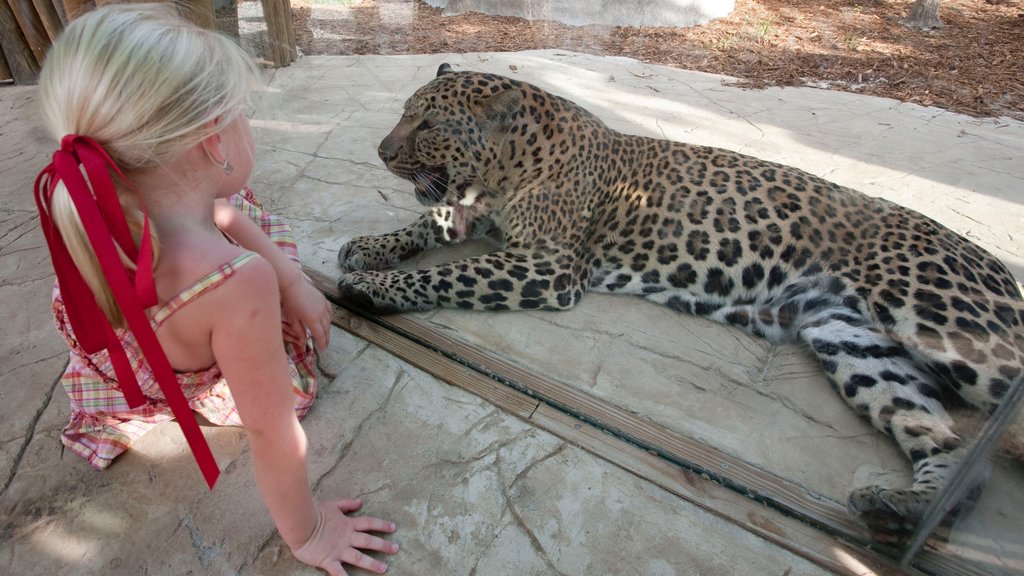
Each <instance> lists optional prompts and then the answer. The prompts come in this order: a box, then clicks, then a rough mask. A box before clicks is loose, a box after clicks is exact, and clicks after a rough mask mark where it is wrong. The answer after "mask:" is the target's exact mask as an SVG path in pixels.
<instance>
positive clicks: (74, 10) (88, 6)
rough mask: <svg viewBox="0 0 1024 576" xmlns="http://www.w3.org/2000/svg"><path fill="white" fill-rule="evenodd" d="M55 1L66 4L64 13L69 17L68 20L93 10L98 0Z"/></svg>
mask: <svg viewBox="0 0 1024 576" xmlns="http://www.w3.org/2000/svg"><path fill="white" fill-rule="evenodd" d="M54 1H55V2H63V4H64V15H65V17H67V19H68V22H70V21H72V20H74V19H75V18H78V17H79V16H81V15H82V14H85V13H86V12H88V11H90V10H92V9H93V8H95V7H96V0H54Z"/></svg>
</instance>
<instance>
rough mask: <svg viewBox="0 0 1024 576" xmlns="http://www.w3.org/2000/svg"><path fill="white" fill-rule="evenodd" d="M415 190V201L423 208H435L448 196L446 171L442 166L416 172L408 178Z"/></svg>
mask: <svg viewBox="0 0 1024 576" xmlns="http://www.w3.org/2000/svg"><path fill="white" fill-rule="evenodd" d="M410 180H412V182H413V185H414V186H415V190H416V199H417V200H419V202H420V203H421V204H423V205H425V206H436V205H438V204H442V203H444V201H445V197H446V196H447V195H448V170H446V169H445V167H444V166H430V167H427V168H422V169H420V170H417V171H416V172H414V173H413V174H412V176H411V177H410Z"/></svg>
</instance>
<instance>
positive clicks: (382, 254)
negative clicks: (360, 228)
mask: <svg viewBox="0 0 1024 576" xmlns="http://www.w3.org/2000/svg"><path fill="white" fill-rule="evenodd" d="M398 262H399V258H398V257H397V256H395V255H393V254H389V253H388V252H387V251H386V250H384V249H383V248H382V247H381V246H380V241H379V240H376V239H375V238H374V237H373V236H359V237H358V238H353V239H352V240H349V241H348V242H346V243H345V244H344V245H343V246H342V247H341V248H340V249H339V250H338V265H339V266H341V267H342V268H343V269H345V270H383V269H385V268H393V267H395V266H397V265H398Z"/></svg>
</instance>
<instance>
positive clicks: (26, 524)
mask: <svg viewBox="0 0 1024 576" xmlns="http://www.w3.org/2000/svg"><path fill="white" fill-rule="evenodd" d="M444 61H447V62H450V63H452V64H453V65H454V66H455V67H456V69H460V68H461V69H477V70H485V71H492V72H498V73H503V74H507V75H511V76H513V77H516V78H519V79H523V80H527V81H531V82H534V83H537V84H540V85H542V86H544V87H546V88H548V89H550V90H552V91H554V92H557V93H559V94H562V95H564V96H567V97H569V98H572V99H574V100H576V101H577V102H579V103H580V104H582V105H584V106H586V107H587V108H589V109H591V110H592V111H594V112H595V113H597V114H598V115H600V116H602V117H603V118H604V119H605V120H606V121H607V122H608V123H609V124H610V125H612V126H613V127H616V128H618V129H621V130H624V131H628V132H633V133H639V134H646V135H655V136H664V137H668V138H671V139H677V140H685V141H689V142H695V143H701V144H710V145H715V146H722V147H727V148H732V149H737V150H741V151H743V152H746V153H749V154H753V155H756V156H761V157H764V158H767V159H771V160H776V161H780V162H784V163H787V164H792V165H795V166H798V167H801V168H804V169H806V170H808V171H810V172H813V173H816V174H822V175H825V176H827V177H828V178H829V179H831V180H833V181H835V182H838V183H840V184H845V185H849V186H852V187H854V188H857V189H859V190H861V191H864V192H866V193H868V194H872V195H879V196H885V197H887V198H889V199H892V200H894V201H896V202H899V203H901V204H905V205H908V206H910V207H913V208H915V209H917V210H919V211H921V212H924V213H926V214H928V215H930V216H932V217H935V218H936V219H938V220H939V221H941V222H943V223H944V224H946V225H947V226H950V227H951V228H953V229H955V230H957V231H959V232H961V233H963V234H965V235H967V236H968V237H970V238H972V239H973V240H975V241H976V242H978V243H979V244H980V245H982V246H984V247H985V248H986V249H988V250H990V251H992V252H993V253H994V254H996V255H997V256H998V257H999V258H1001V259H1002V260H1003V261H1004V262H1005V263H1006V264H1007V265H1008V266H1009V267H1010V268H1011V270H1012V271H1013V272H1014V274H1016V275H1017V277H1018V278H1024V192H1022V190H1024V187H1022V183H1024V171H1022V170H1021V168H1020V159H1021V158H1024V124H1021V123H1016V122H1012V121H1001V120H979V119H972V118H968V117H964V116H958V115H955V114H951V113H948V112H945V111H943V110H939V109H935V108H922V107H919V106H913V105H904V104H900V103H898V102H895V101H892V100H885V99H878V98H866V97H860V96H856V95H852V94H844V93H838V92H827V91H821V90H814V89H773V90H765V91H746V90H740V89H737V88H733V87H729V86H727V85H723V82H722V80H723V78H721V77H718V76H712V75H707V74H699V73H692V72H684V71H678V70H672V69H668V68H663V67H657V66H647V65H643V64H639V63H637V62H635V61H633V60H628V59H621V58H600V57H591V56H585V55H579V54H570V53H565V52H563V51H542V52H526V53H514V54H465V55H430V56H361V57H306V58H302V59H300V60H299V61H297V62H296V63H295V64H293V65H292V66H291V67H289V68H286V69H281V70H277V71H275V72H274V74H273V76H272V78H271V79H270V81H269V90H268V91H267V92H266V93H265V94H263V95H262V97H261V98H260V104H259V106H258V108H257V111H256V114H255V118H254V121H253V125H254V128H255V131H256V138H257V143H258V146H259V151H258V155H259V158H258V162H257V170H256V172H255V174H254V175H253V185H254V187H255V188H256V190H257V193H258V194H259V195H260V196H261V197H262V198H263V200H264V201H265V203H267V204H268V205H269V206H271V207H272V208H273V209H274V210H275V211H276V212H278V213H280V214H282V215H284V216H286V217H288V218H289V220H290V221H291V222H292V224H293V227H294V228H295V229H296V232H297V234H298V236H299V239H300V247H301V250H302V255H303V257H304V259H305V260H306V262H307V263H308V264H309V265H311V266H313V267H314V268H317V269H319V270H321V271H323V272H325V273H327V274H329V275H332V276H333V275H336V274H337V269H336V265H335V254H336V251H337V249H338V247H339V246H340V245H341V244H342V243H343V242H344V241H345V240H347V239H348V238H350V237H352V236H356V235H361V234H367V233H374V232H381V231H386V230H390V229H393V228H397V227H399V226H401V225H404V224H405V223H407V222H408V221H410V220H412V219H413V218H414V217H415V215H416V213H417V212H418V210H419V208H418V207H417V206H416V205H415V201H414V200H413V198H412V196H411V194H409V188H408V186H407V185H406V184H405V183H403V182H401V181H399V180H398V179H396V178H394V177H393V176H391V175H390V174H388V173H387V172H386V171H385V170H384V169H383V167H382V166H381V164H380V161H379V160H378V159H377V158H376V155H375V149H376V145H377V142H378V141H379V140H380V138H382V137H383V136H384V135H385V134H386V133H387V132H388V131H389V130H390V128H391V125H392V124H393V123H394V122H395V121H396V120H397V118H398V116H399V115H400V111H401V105H402V102H403V100H404V99H405V98H406V97H408V95H410V94H411V93H412V92H413V91H414V90H415V88H416V87H418V86H419V85H421V84H422V83H424V82H426V81H428V80H429V79H430V78H431V77H432V76H433V73H434V70H435V69H436V67H437V65H438V64H440V63H441V62H444ZM34 95H35V92H34V89H33V88H15V87H7V88H3V89H0V118H2V119H3V121H2V123H0V125H2V126H3V128H2V129H0V130H2V133H0V137H2V142H3V144H2V145H0V150H2V154H0V174H2V176H3V177H2V178H0V194H2V198H3V201H4V203H3V206H2V208H0V213H2V215H3V218H2V219H0V226H2V236H0V238H2V240H0V314H2V317H3V318H6V319H7V321H8V322H10V323H11V324H10V325H9V326H10V327H11V329H10V330H7V331H5V332H4V335H3V336H2V337H0V358H3V369H2V373H0V400H2V401H0V451H2V453H3V457H2V460H0V480H3V482H4V484H3V489H2V492H0V526H2V529H0V530H2V531H0V572H2V573H9V574H19V575H20V574H97V573H102V574H143V573H148V574H237V573H241V574H267V575H272V576H273V575H278V574H281V575H283V574H312V573H315V571H314V570H312V569H308V568H305V567H302V566H301V565H299V564H298V563H296V562H295V561H294V559H293V558H292V557H291V555H290V554H289V553H288V552H287V549H286V548H285V547H284V546H283V545H282V543H281V541H280V539H279V538H278V537H277V536H276V534H275V532H274V529H273V526H272V524H271V522H270V519H269V517H268V516H267V515H266V513H265V511H264V510H263V507H262V504H261V503H260V501H259V498H258V496H257V495H256V492H255V487H254V483H253V480H252V476H251V471H250V465H249V451H248V448H247V446H246V443H245V440H244V435H243V433H242V432H241V431H239V430H233V429H217V428H206V429H205V432H206V435H207V438H208V439H209V440H210V442H211V444H212V445H213V449H214V452H215V454H217V456H218V459H219V461H220V462H221V465H222V468H224V474H223V475H222V477H221V480H220V483H219V484H218V486H217V488H216V490H215V491H214V492H212V493H210V492H209V491H207V490H206V489H205V487H204V485H203V483H202V481H201V478H200V476H199V474H198V472H197V470H196V469H195V466H194V463H193V461H192V459H191V456H190V455H189V453H188V450H187V448H186V447H185V445H184V443H183V442H182V441H181V438H180V433H179V432H178V430H177V428H176V426H174V425H173V424H170V425H166V426H163V427H160V428H158V429H157V430H156V431H154V432H153V433H151V434H150V435H148V436H146V437H144V438H143V439H142V441H140V442H139V444H138V445H137V446H136V447H134V448H133V450H131V451H130V452H129V453H128V454H126V455H125V456H123V457H122V458H121V459H120V461H119V462H118V463H117V464H116V465H115V466H113V467H111V468H110V469H109V470H108V471H106V472H95V471H93V470H92V469H91V468H89V466H88V465H87V464H86V463H85V462H84V461H81V460H80V459H78V458H77V457H76V456H74V455H71V454H62V451H61V446H60V442H59V434H60V430H61V428H62V427H63V425H64V424H65V422H66V418H67V400H66V397H65V395H64V392H63V391H62V390H61V389H60V388H59V386H56V378H57V377H58V376H59V373H60V371H61V369H62V366H63V364H64V360H65V357H66V353H65V351H64V349H63V344H62V341H61V339H60V337H59V336H58V334H57V333H56V331H55V330H54V329H53V328H52V324H51V320H50V315H49V309H48V307H49V300H48V296H49V287H50V285H51V283H52V270H51V269H50V267H49V262H48V257H47V254H46V249H45V246H44V242H43V239H42V236H41V235H40V234H39V231H38V230H37V223H36V222H37V220H36V215H35V208H34V205H33V203H32V199H31V193H30V190H31V182H32V179H33V178H34V177H35V174H36V173H37V172H38V170H39V169H40V168H41V167H42V166H44V165H45V164H46V162H47V159H48V156H49V154H50V153H51V151H52V144H51V143H48V142H47V141H46V139H45V137H44V135H43V134H42V131H41V130H40V129H39V128H38V127H37V124H38V123H37V120H36V118H35V115H34V114H35V112H34V108H33V106H34ZM477 248H479V247H477ZM469 249H473V247H470V248H469ZM445 256H448V257H451V254H447V255H442V256H441V257H445ZM434 257H437V256H434ZM422 316H423V317H424V318H426V319H427V320H428V321H430V322H432V323H434V324H435V325H436V326H438V327H441V328H443V329H447V330H450V331H451V332H452V333H453V334H457V335H459V336H460V337H462V338H464V339H466V340H468V341H470V342H474V343H478V344H480V345H481V346H484V347H486V348H488V349H490V350H492V351H493V352H495V353H498V354H501V355H503V356H505V357H506V358H509V359H511V360H515V361H516V362H518V363H520V364H521V365H523V366H525V367H528V368H530V369H533V370H535V371H538V372H543V373H546V374H550V375H551V376H552V377H554V378H556V379H558V380H561V381H563V382H564V383H566V384H567V385H571V386H576V387H579V388H580V389H583V390H586V391H587V392H588V393H590V394H593V395H595V396H597V397H600V398H602V399H604V400H607V401H609V402H612V403H615V404H618V405H620V406H622V407H624V408H626V409H628V410H631V411H634V412H636V413H639V414H642V415H643V416H644V417H647V418H650V419H651V420H653V421H655V422H658V423H660V424H662V425H664V426H666V427H669V428H671V429H673V430H676V431H678V432H680V433H683V434H686V435H688V436H691V437H694V438H697V439H699V440H701V441H703V442H706V443H708V444H710V445H712V446H714V447H716V448H718V449H720V450H722V451H724V452H727V453H729V454H732V455H734V456H737V457H739V458H742V459H744V460H746V461H748V462H750V463H753V464H756V465H758V466H760V467H763V468H764V469H766V470H769V471H771V472H774V473H775V474H778V475H780V476H783V477H785V478H788V479H791V480H793V481H796V482H799V483H801V484H803V485H804V486H806V487H807V488H808V490H810V491H812V492H815V493H817V494H820V495H821V497H823V498H832V499H836V500H839V501H842V500H843V499H844V498H845V495H846V493H847V492H848V491H849V490H850V489H851V488H852V487H855V486H858V485H862V484H866V483H868V482H877V481H883V482H884V481H892V482H898V481H900V480H901V479H902V478H905V477H906V475H907V468H908V465H907V463H906V462H904V460H903V458H902V457H901V456H900V455H899V454H898V453H897V452H896V450H895V449H894V448H893V447H892V446H890V444H889V442H888V441H887V440H886V439H885V438H882V437H881V436H880V435H878V434H877V433H875V432H874V431H872V430H871V429H870V428H869V427H868V426H866V425H865V424H864V423H863V422H861V421H860V420H858V419H857V418H856V417H855V416H854V415H853V414H852V413H851V412H850V411H849V410H848V409H847V408H845V407H844V406H843V405H842V403H841V402H840V401H839V400H838V399H836V398H835V397H834V396H833V394H832V393H831V391H829V390H828V389H827V387H826V386H824V379H823V377H822V376H821V374H820V373H819V370H818V369H817V367H816V366H815V365H814V363H813V361H812V360H811V359H810V357H808V356H807V355H806V354H804V353H803V352H802V351H800V350H799V349H797V348H789V347H781V348H776V347H771V346H768V345H767V344H765V343H764V342H761V341H759V340H755V339H751V338H746V337H744V336H743V335H742V334H739V333H738V332H737V331H735V330H730V329H727V328H725V327H720V326H718V325H715V324H712V323H708V322H704V321H702V320H700V319H695V318H687V317H683V316H679V315H675V314H667V313H666V312H665V310H664V309H662V308H659V307H657V306H654V305H651V304H648V303H646V302H644V301H641V300H639V299H631V298H624V297H612V296H606V295H599V294H592V295H589V296H588V297H587V298H585V299H584V301H583V303H582V304H581V306H580V307H578V308H577V309H575V310H574V311H572V312H569V313H561V314H554V313H502V314H498V313H491V314H486V313H465V312H458V311H441V312H435V313H431V314H424V315H422ZM556 345H557V346H560V347H562V348H560V349H559V352H558V354H557V356H556V355H554V354H552V352H551V351H552V350H553V349H554V347H555V346H556ZM326 356H327V364H328V366H329V367H330V368H331V369H332V370H333V371H334V372H336V373H337V374H338V377H337V378H336V379H334V380H333V381H332V382H325V383H324V384H323V387H322V393H321V395H320V398H319V400H318V402H317V404H316V406H315V407H314V409H313V411H312V412H311V413H310V415H309V417H308V418H307V420H306V421H305V427H306V430H307V433H308V434H309V437H310V442H311V459H310V474H311V477H312V478H313V479H314V482H315V486H316V490H317V492H318V493H319V494H322V495H323V496H325V497H334V496H337V497H340V496H359V497H361V498H363V500H364V502H365V505H364V511H365V512H366V513H368V514H373V515H375V516H381V517H386V518H390V519H392V520H394V521H396V523H397V524H398V526H399V530H398V532H397V533H396V534H395V539H396V540H397V541H398V542H399V543H400V544H401V546H402V552H400V553H399V555H398V556H396V557H394V558H393V559H392V561H391V564H392V570H391V573H393V574H453V575H462V574H477V575H481V576H483V575H499V576H500V575H505V574H508V575H516V576H519V575H526V574H537V575H542V574H565V575H576V574H598V575H603V574H609V575H611V574H641V575H645V576H646V575H662V574H664V575H668V574H750V575H762V574H791V575H796V574H821V573H824V572H825V571H824V570H823V569H821V568H820V567H818V566H816V565H814V564H811V563H809V562H807V561H806V560H804V559H802V558H800V557H797V556H795V555H793V554H791V553H789V552H787V551H786V550H783V549H781V548H779V547H777V546H775V545H773V544H771V543H769V542H766V541H764V540H761V539H759V538H757V537H756V536H754V535H753V534H751V533H749V532H746V531H745V530H743V529H741V528H739V527H738V526H736V525H734V524H731V523H729V522H726V521H725V520H722V519H721V518H719V517H717V516H714V515H711V514H709V513H708V512H705V511H704V510H702V509H701V508H698V507H697V506H694V505H692V504H690V503H687V502H685V501H683V500H681V499H679V498H677V497H674V496H672V495H671V494H669V493H667V492H665V491H663V490H662V489H660V488H658V487H657V486H655V485H653V484H651V483H649V482H647V481H645V480H643V479H641V478H638V477H636V476H633V475H632V474H630V473H628V472H626V471H624V470H622V469H620V468H618V467H616V466H615V465H613V464H611V463H609V462H606V461H604V460H601V459H599V458H596V457H594V456H592V455H591V454H589V453H587V452H585V451H583V450H581V449H580V448H578V447H575V446H573V445H571V444H569V443H566V442H564V441H563V440H561V439H560V438H558V437H555V436H553V435H551V434H549V433H547V432H545V431H543V430H540V429H537V428H534V427H533V426H531V425H530V424H528V423H525V422H523V421H521V420H518V419H517V418H515V417H513V416H510V415H508V414H506V413H504V412H502V411H500V410H498V409H497V408H495V407H494V406H492V405H490V404H489V403H487V402H485V401H483V400H481V399H480V398H478V397H475V396H473V395H471V394H469V393H467V392H464V391H462V390H460V389H457V388H453V387H451V386H448V385H445V384H443V383H440V382H439V381H437V380H436V379H434V378H433V377H431V376H429V375H427V374H425V373H423V372H421V371H419V370H418V369H416V368H414V367H412V366H410V365H408V364H406V363H404V362H402V361H400V360H397V359H395V358H394V357H392V356H390V355H389V354H387V353H385V352H383V351H382V350H380V349H379V348H377V347H375V346H372V345H368V344H367V343H365V342H363V341H362V340H359V339H357V338H355V337H352V336H350V335H349V334H347V333H345V332H342V331H340V330H337V329H335V331H334V333H333V334H332V345H331V349H330V351H329V353H328V354H327V355H326ZM1022 476H1024V474H1022V471H1021V466H1020V465H1019V464H1010V465H1005V466H1000V467H999V469H998V472H997V475H996V479H995V481H994V483H993V485H992V487H991V488H990V489H989V490H988V491H987V492H986V499H987V500H986V502H983V505H982V508H981V510H980V511H979V512H978V513H976V514H975V515H974V516H972V517H971V518H969V519H968V520H967V521H966V522H965V523H964V524H963V525H962V526H961V527H960V532H959V533H960V534H961V535H962V538H960V539H959V540H956V543H957V545H960V546H962V547H964V550H965V554H972V553H974V552H975V551H978V550H982V551H984V553H985V554H987V555H988V556H989V557H991V556H995V557H998V559H999V563H996V564H993V565H990V568H991V567H992V566H994V569H993V571H995V572H1002V573H1020V572H1024V568H1022V564H1021V563H1020V562H1021V559H1022V558H1024V552H1022V551H1021V549H1020V544H1019V543H1018V542H1017V541H1018V540H1019V537H1018V536H1019V534H1021V533H1024V528H1022V525H1021V522H1022V520H1021V517H1022V516H1024V515H1022V514H1021V513H1020V512H1021V511H1024V495H1022V494H1021V491H1020V490H1019V486H1020V485H1021V482H1022V481H1024V480H1022ZM1007 535H1009V536H1007ZM1015 535H1016V536H1015ZM352 572H353V573H359V571H356V570H353V571H352Z"/></svg>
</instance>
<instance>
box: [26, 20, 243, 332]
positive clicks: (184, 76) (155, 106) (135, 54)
mask: <svg viewBox="0 0 1024 576" xmlns="http://www.w3.org/2000/svg"><path fill="white" fill-rule="evenodd" d="M259 79H260V74H259V70H258V69H257V67H256V64H255V62H254V60H253V59H252V58H250V57H249V56H248V55H247V54H246V53H245V52H244V51H243V50H242V49H241V48H240V47H239V46H238V45H237V44H236V43H235V42H234V41H232V40H231V39H229V38H227V37H224V36H221V35H220V34H218V33H216V32H213V31H210V30H204V29H202V28H199V27H197V26H195V25H193V24H190V23H189V22H186V21H185V20H183V19H182V18H180V17H179V16H178V15H177V13H176V12H175V11H174V9H173V8H171V7H170V6H168V5H161V4H118V5H109V6H105V7H103V8H99V9H96V10H94V11H92V12H89V13H88V14H85V15H83V16H81V17H80V18H78V19H76V20H74V21H73V22H72V23H71V24H70V25H69V26H68V27H67V28H66V29H65V30H64V32H63V34H62V35H61V36H60V37H59V38H58V39H57V41H56V42H55V43H54V44H53V47H52V48H51V49H50V51H49V52H48V54H47V56H46V61H45V63H44V65H43V69H42V72H41V74H40V78H39V105H40V110H41V113H42V117H43V121H44V123H45V125H46V127H47V129H48V130H49V132H50V134H51V135H52V136H53V137H54V138H55V139H56V140H57V141H58V142H59V141H60V139H61V138H63V137H64V136H65V135H68V134H75V135H80V136H89V137H91V138H93V139H94V140H96V141H97V142H98V143H99V144H100V145H101V146H103V148H104V149H105V150H106V151H107V153H108V154H109V155H110V157H111V158H112V159H113V160H114V162H115V163H116V164H117V165H118V166H119V167H120V168H121V169H122V170H126V171H132V170H139V169H146V168H150V167H154V166H158V165H160V164H163V163H165V162H168V161H170V160H173V159H175V158H177V157H178V156H179V155H180V154H182V153H183V152H184V151H185V150H186V149H188V148H190V147H192V146H194V145H196V144H199V143H200V142H202V141H203V140H204V139H205V138H207V137H208V136H210V135H212V134H214V133H216V132H217V131H219V130H220V129H222V128H223V127H224V126H226V125H228V124H230V122H231V121H232V120H234V119H235V118H236V117H237V116H238V115H239V114H243V113H244V112H245V110H246V108H247V107H248V106H249V104H250V94H251V92H252V90H253V88H255V87H256V86H257V85H258V83H259ZM214 121H217V122H216V123H215V122H214ZM115 184H116V185H118V194H119V196H120V198H121V204H122V206H123V207H124V210H125V216H126V217H127V218H128V221H129V226H130V227H131V229H132V231H133V233H134V235H135V237H136V243H138V240H139V235H140V233H141V229H142V226H141V221H142V214H141V211H140V209H139V206H138V200H137V199H136V198H134V195H133V194H132V193H131V192H130V191H129V190H127V187H125V186H122V185H121V184H122V183H120V182H118V181H117V179H116V178H115ZM50 210H51V212H52V213H51V217H52V218H53V220H54V222H55V224H56V226H57V228H58V230H59V231H60V233H61V236H62V237H63V238H64V243H65V244H66V245H67V247H68V251H69V252H70V253H71V256H72V259H73V260H74V261H75V265H76V266H77V267H78V269H79V271H80V272H81V274H82V277H83V278H84V279H85V281H86V282H87V283H88V285H89V287H90V288H91V289H92V292H93V294H94V295H95V297H96V301H97V303H98V304H99V305H100V308H101V309H102V310H103V311H104V313H105V314H106V315H107V318H109V319H110V320H111V323H112V324H113V325H114V326H117V327H120V326H122V325H123V323H124V320H123V317H122V315H121V312H120V310H119V309H118V307H117V305H116V304H115V302H114V299H113V297H112V295H111V293H110V289H109V287H108V286H107V282H106V280H105V278H104V276H103V273H102V271H101V269H100V268H99V264H98V262H97V260H96V257H95V254H94V253H93V250H92V247H91V245H90V244H89V242H88V240H87V237H86V235H85V232H84V230H83V229H82V222H81V219H80V218H79V216H78V213H77V211H76V210H75V208H74V205H73V203H72V201H71V200H70V197H69V195H68V193H67V190H66V188H65V187H64V185H63V183H58V184H57V186H56V187H55V189H54V193H53V198H52V201H51V208H50ZM151 230H152V228H151ZM154 240H156V238H155V236H154ZM154 244H157V243H156V242H154ZM122 261H123V262H125V264H126V265H129V266H131V263H130V262H128V260H127V258H126V257H124V255H123V254H122ZM154 263H155V260H154Z"/></svg>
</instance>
